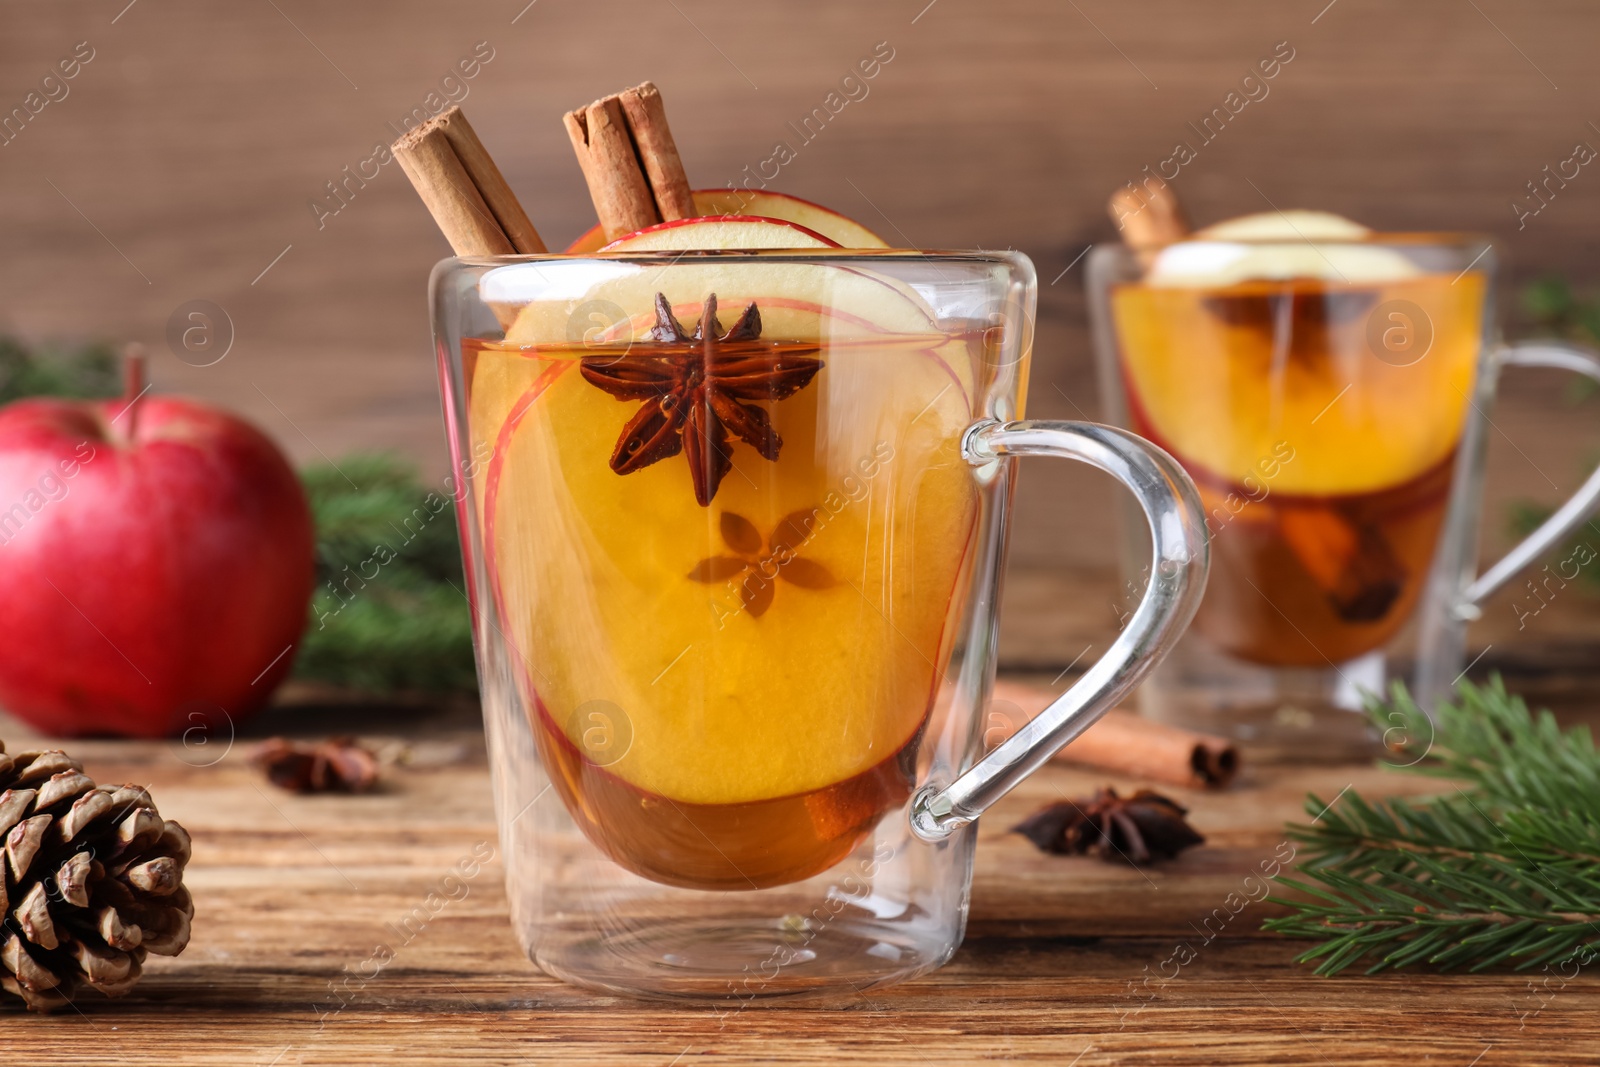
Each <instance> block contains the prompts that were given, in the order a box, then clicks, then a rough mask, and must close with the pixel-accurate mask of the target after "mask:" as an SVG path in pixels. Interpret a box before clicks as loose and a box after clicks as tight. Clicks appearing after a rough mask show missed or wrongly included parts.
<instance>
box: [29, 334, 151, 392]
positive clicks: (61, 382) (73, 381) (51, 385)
mask: <svg viewBox="0 0 1600 1067" xmlns="http://www.w3.org/2000/svg"><path fill="white" fill-rule="evenodd" d="M121 389H122V381H121V378H120V377H119V365H118V362H117V354H116V352H115V351H113V349H112V347H111V345H109V344H106V343H104V342H98V341H97V342H91V343H88V344H83V345H78V346H75V347H63V346H56V345H42V346H39V347H33V346H30V345H27V344H25V343H24V342H22V341H21V340H19V339H17V338H15V337H5V336H0V403H10V402H11V401H13V400H19V399H21V398H23V397H28V396H63V397H73V398H78V399H86V398H93V397H106V396H116V395H117V394H118V393H119V392H120V391H121Z"/></svg>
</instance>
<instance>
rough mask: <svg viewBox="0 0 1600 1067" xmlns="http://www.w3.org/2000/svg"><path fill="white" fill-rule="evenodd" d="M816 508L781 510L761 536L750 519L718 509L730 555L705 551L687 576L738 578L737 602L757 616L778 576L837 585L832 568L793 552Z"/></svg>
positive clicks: (815, 585)
mask: <svg viewBox="0 0 1600 1067" xmlns="http://www.w3.org/2000/svg"><path fill="white" fill-rule="evenodd" d="M814 514H815V509H810V510H802V511H796V512H794V513H793V514H790V515H785V516H784V517H783V518H781V519H779V520H778V524H777V525H776V526H774V527H773V529H772V534H771V535H770V536H768V537H766V538H765V539H763V538H762V536H761V531H760V530H757V529H756V526H755V523H753V522H751V521H750V520H749V519H747V518H745V517H744V516H743V515H736V514H734V513H733V512H731V511H724V512H723V513H722V521H721V530H722V540H723V542H724V543H725V544H726V545H727V546H728V547H729V548H730V549H732V550H733V552H734V553H735V555H732V556H710V557H707V558H706V559H703V560H701V561H700V562H699V563H697V564H695V568H694V570H692V571H690V572H689V577H690V578H692V579H694V580H695V581H697V582H705V583H706V584H708V585H709V584H710V583H712V582H722V581H731V580H733V579H735V578H739V577H741V576H742V577H743V579H744V580H743V581H741V582H740V583H739V601H740V602H741V603H742V604H743V605H744V607H745V610H746V611H748V612H749V613H750V614H751V616H752V617H753V618H758V619H759V618H760V617H761V616H762V615H764V614H766V610H767V609H768V608H769V607H771V606H772V594H773V590H774V588H775V586H776V582H777V579H779V578H782V579H783V580H784V581H786V582H788V583H790V584H791V585H796V586H799V587H800V588H801V589H831V588H833V587H834V586H835V585H837V584H838V580H837V579H836V578H834V576H833V572H832V571H830V570H828V568H827V567H824V566H823V565H822V564H820V563H818V562H816V561H815V560H811V559H806V558H805V557H803V556H800V555H797V553H798V551H799V549H800V546H802V545H804V544H805V542H806V540H807V539H808V538H809V537H810V531H811V527H812V524H813V523H814V522H815V519H814V518H813V517H812V516H813V515H814Z"/></svg>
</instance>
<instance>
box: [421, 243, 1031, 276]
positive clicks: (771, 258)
mask: <svg viewBox="0 0 1600 1067" xmlns="http://www.w3.org/2000/svg"><path fill="white" fill-rule="evenodd" d="M858 260H879V261H886V262H889V261H892V262H902V263H919V262H922V263H940V264H950V263H977V264H987V265H1002V266H1007V267H1023V268H1026V269H1028V270H1032V269H1033V260H1031V259H1030V258H1028V256H1027V255H1026V254H1025V253H1023V252H1018V251H1016V250H1014V249H1001V250H998V251H991V250H988V249H916V248H719V249H706V250H699V249H694V250H689V251H683V250H670V249H661V250H653V251H642V250H641V251H619V252H599V251H596V252H578V253H567V252H538V253H521V254H517V255H506V256H448V257H446V258H444V259H441V260H439V262H437V263H436V264H434V270H435V271H443V270H450V269H455V268H462V267H466V268H473V267H510V266H516V265H517V264H523V263H582V262H600V263H639V264H642V265H650V266H662V265H675V264H678V263H684V264H694V263H738V262H747V261H761V262H778V263H831V262H839V261H858Z"/></svg>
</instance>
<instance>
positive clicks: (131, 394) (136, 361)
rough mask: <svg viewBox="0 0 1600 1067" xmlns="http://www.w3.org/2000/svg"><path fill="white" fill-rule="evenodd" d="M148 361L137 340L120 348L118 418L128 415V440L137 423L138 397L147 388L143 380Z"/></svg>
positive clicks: (130, 438)
mask: <svg viewBox="0 0 1600 1067" xmlns="http://www.w3.org/2000/svg"><path fill="white" fill-rule="evenodd" d="M148 363H149V357H148V356H147V355H146V354H145V347H144V345H142V344H140V343H139V342H138V341H132V342H129V343H128V344H127V345H126V346H124V348H123V349H122V411H121V413H120V414H119V415H118V418H120V417H121V416H122V415H126V416H128V426H127V431H126V432H127V435H128V439H129V440H130V441H131V440H132V439H133V434H134V431H135V430H136V429H137V428H138V425H139V398H140V397H142V396H144V394H145V390H147V389H148V388H149V385H148V384H147V383H146V380H145V370H146V366H147V364H148Z"/></svg>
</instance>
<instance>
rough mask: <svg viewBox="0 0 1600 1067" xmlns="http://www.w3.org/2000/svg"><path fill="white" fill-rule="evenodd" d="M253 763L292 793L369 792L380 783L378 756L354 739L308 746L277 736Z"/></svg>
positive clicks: (257, 751) (267, 742)
mask: <svg viewBox="0 0 1600 1067" xmlns="http://www.w3.org/2000/svg"><path fill="white" fill-rule="evenodd" d="M251 762H253V763H254V764H255V765H256V766H258V767H260V768H261V769H262V770H264V771H266V772H267V780H268V781H270V782H271V783H272V784H273V785H275V786H278V787H279V788H280V789H287V790H289V791H290V792H291V793H365V792H366V791H367V790H369V789H371V788H372V787H373V786H374V785H375V784H376V783H377V781H378V758H377V756H375V755H373V753H372V750H370V749H368V748H365V747H363V746H361V745H359V744H357V743H356V741H355V739H354V738H351V737H333V738H329V739H328V740H327V741H323V742H320V743H316V744H306V745H297V744H295V743H294V742H292V741H288V740H285V739H284V738H281V737H274V738H272V739H271V740H270V741H263V742H262V743H261V747H260V748H258V749H257V750H256V752H255V755H254V756H252V757H251Z"/></svg>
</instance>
